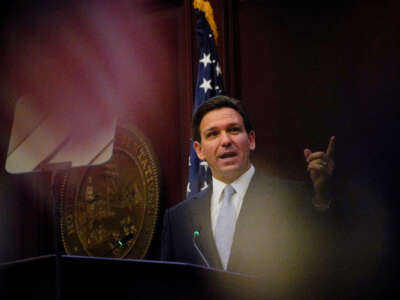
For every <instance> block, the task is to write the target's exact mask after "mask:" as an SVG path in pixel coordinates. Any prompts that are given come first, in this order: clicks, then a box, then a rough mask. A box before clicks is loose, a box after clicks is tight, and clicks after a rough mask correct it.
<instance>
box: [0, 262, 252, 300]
mask: <svg viewBox="0 0 400 300" xmlns="http://www.w3.org/2000/svg"><path fill="white" fill-rule="evenodd" d="M57 265H58V268H60V270H56V268H57ZM56 276H60V278H59V285H58V287H57V285H56V281H57V279H56ZM57 289H59V291H57ZM256 290H257V289H256V288H255V281H254V278H252V277H249V276H245V275H241V274H236V273H230V272H224V271H221V270H217V269H211V268H206V267H202V266H196V265H192V264H186V263H171V262H159V261H146V260H133V259H115V258H98V257H82V256H69V255H61V257H60V263H59V264H56V256H55V255H48V256H41V257H36V258H30V259H25V260H20V261H16V262H10V263H4V264H1V265H0V299H2V300H6V299H7V300H8V299H9V300H14V299H41V300H47V299H55V298H56V294H57V292H59V295H61V299H64V300H69V299H124V300H126V299H135V300H136V299H256V298H258V297H257V295H256V294H255V293H254V292H255V291H256Z"/></svg>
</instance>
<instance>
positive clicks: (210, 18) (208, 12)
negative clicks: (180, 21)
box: [193, 0, 218, 42]
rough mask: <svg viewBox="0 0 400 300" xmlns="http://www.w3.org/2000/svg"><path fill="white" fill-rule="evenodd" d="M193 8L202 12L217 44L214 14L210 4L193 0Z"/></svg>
mask: <svg viewBox="0 0 400 300" xmlns="http://www.w3.org/2000/svg"><path fill="white" fill-rule="evenodd" d="M193 7H194V8H195V9H198V10H200V11H202V12H204V14H205V16H206V19H207V22H208V25H210V28H211V30H212V32H213V34H214V39H215V42H217V39H218V32H217V24H216V23H215V21H214V12H213V9H212V7H211V4H210V2H208V1H204V0H194V1H193Z"/></svg>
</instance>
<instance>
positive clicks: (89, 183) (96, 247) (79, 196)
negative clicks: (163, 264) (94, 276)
mask: <svg viewBox="0 0 400 300" xmlns="http://www.w3.org/2000/svg"><path fill="white" fill-rule="evenodd" d="M60 198H61V219H60V230H61V238H62V242H63V246H64V248H65V252H66V253H67V254H70V255H87V256H99V257H114V258H125V257H126V258H137V259H141V258H144V256H145V255H146V252H147V250H148V248H149V246H150V243H151V240H152V237H153V234H154V230H155V225H156V221H157V217H158V213H159V200H160V171H159V164H158V160H157V158H156V156H155V154H154V151H153V150H152V147H151V146H150V143H149V142H148V141H147V139H146V138H145V137H144V136H143V134H141V133H140V132H139V131H138V130H137V129H128V128H126V127H117V130H116V135H115V140H114V150H113V155H112V157H111V159H110V160H109V161H108V162H107V163H105V164H103V165H99V166H90V167H84V168H76V169H72V170H70V171H68V172H67V173H66V174H65V176H64V177H63V181H62V184H61V187H60Z"/></svg>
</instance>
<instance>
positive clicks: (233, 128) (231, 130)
mask: <svg viewBox="0 0 400 300" xmlns="http://www.w3.org/2000/svg"><path fill="white" fill-rule="evenodd" d="M229 131H230V132H233V133H238V132H240V128H239V127H232V128H231V129H230V130H229Z"/></svg>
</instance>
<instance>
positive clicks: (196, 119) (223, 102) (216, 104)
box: [192, 95, 253, 142]
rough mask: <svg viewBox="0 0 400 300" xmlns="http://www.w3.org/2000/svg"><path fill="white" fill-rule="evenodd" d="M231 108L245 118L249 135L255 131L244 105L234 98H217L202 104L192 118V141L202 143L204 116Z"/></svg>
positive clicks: (245, 125)
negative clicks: (202, 121) (217, 110)
mask: <svg viewBox="0 0 400 300" xmlns="http://www.w3.org/2000/svg"><path fill="white" fill-rule="evenodd" d="M224 107H230V108H232V109H234V110H236V111H237V112H238V113H239V114H240V115H241V116H242V118H243V123H244V127H245V128H246V131H247V133H250V131H252V130H253V126H252V125H251V122H250V118H249V115H248V113H247V111H246V109H245V107H244V106H243V104H242V103H241V102H240V101H239V100H237V99H234V98H230V97H228V96H223V95H219V96H215V97H213V98H210V99H208V100H207V101H206V102H204V103H202V104H201V105H200V106H199V107H198V108H197V110H196V111H195V112H194V114H193V118H192V139H193V141H198V142H201V134H200V123H201V120H203V118H204V116H205V115H206V114H207V113H209V112H210V111H212V110H216V109H221V108H224Z"/></svg>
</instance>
